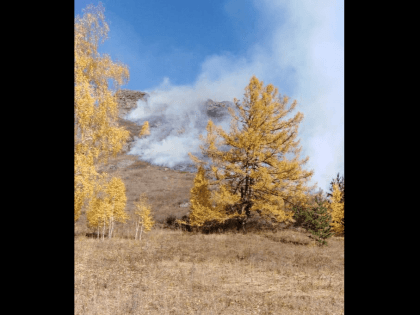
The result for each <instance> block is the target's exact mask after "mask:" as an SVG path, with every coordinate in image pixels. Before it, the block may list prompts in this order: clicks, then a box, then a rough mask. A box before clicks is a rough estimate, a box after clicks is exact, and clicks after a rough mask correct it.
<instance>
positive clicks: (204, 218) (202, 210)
mask: <svg viewBox="0 0 420 315" xmlns="http://www.w3.org/2000/svg"><path fill="white" fill-rule="evenodd" d="M208 185H209V184H208V180H207V179H206V175H205V170H204V168H203V167H202V166H199V168H198V172H197V175H196V176H195V179H194V186H193V188H191V191H190V192H191V198H190V204H191V205H190V212H189V223H187V222H185V221H182V220H177V223H179V224H185V225H190V226H191V227H197V228H200V227H202V226H203V225H204V224H206V223H211V222H218V223H222V222H224V221H226V220H227V219H230V218H234V217H237V216H239V215H238V214H230V215H229V214H227V213H226V208H225V207H223V206H222V204H215V203H214V202H212V201H211V193H210V190H209V186H208ZM219 194H220V193H219ZM221 194H225V195H226V191H225V190H224V187H222V193H221ZM225 199H227V202H225V203H224V205H225V204H229V205H233V204H234V203H235V202H238V201H239V197H238V196H233V197H232V198H231V199H229V198H225Z"/></svg>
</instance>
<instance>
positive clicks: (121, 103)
mask: <svg viewBox="0 0 420 315" xmlns="http://www.w3.org/2000/svg"><path fill="white" fill-rule="evenodd" d="M147 97H148V94H147V93H145V92H140V91H133V90H119V91H118V93H117V102H118V107H119V113H118V116H119V117H120V118H122V119H124V117H125V116H126V115H127V114H128V113H129V112H130V111H132V110H133V109H135V108H136V107H137V101H138V100H139V99H143V98H147Z"/></svg>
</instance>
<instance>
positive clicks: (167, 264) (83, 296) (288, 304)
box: [75, 229, 344, 315]
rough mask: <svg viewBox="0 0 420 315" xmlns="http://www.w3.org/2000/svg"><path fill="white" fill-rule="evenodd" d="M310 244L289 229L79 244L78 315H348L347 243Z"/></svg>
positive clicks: (156, 234) (164, 233)
mask: <svg viewBox="0 0 420 315" xmlns="http://www.w3.org/2000/svg"><path fill="white" fill-rule="evenodd" d="M306 239H307V237H305V236H304V235H302V234H301V233H299V232H295V231H290V230H288V231H278V232H277V233H271V232H269V233H260V234H255V233H248V234H246V235H243V234H232V233H228V234H211V235H203V234H194V233H187V232H182V231H170V230H161V229H155V230H152V231H151V232H149V233H148V234H146V235H144V236H143V240H142V241H141V242H139V241H135V240H130V239H118V238H113V239H110V240H108V239H106V240H105V241H103V242H102V241H98V240H95V239H89V238H86V237H82V236H80V237H76V238H75V314H316V315H319V314H343V313H344V242H343V240H342V239H339V238H335V237H333V238H332V239H330V240H329V244H328V246H326V247H318V246H311V245H312V244H311V243H309V242H307V241H304V240H306ZM292 241H294V242H292Z"/></svg>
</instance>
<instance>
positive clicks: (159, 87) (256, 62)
mask: <svg viewBox="0 0 420 315" xmlns="http://www.w3.org/2000/svg"><path fill="white" fill-rule="evenodd" d="M101 2H102V4H103V6H104V7H105V17H106V19H107V21H108V24H109V27H110V32H109V34H108V35H109V39H108V40H106V41H105V43H104V44H103V45H101V46H100V48H99V52H100V53H107V54H109V55H110V56H111V57H112V58H113V59H114V60H116V59H117V60H119V61H121V62H123V63H124V64H126V65H127V66H128V67H129V70H130V81H129V83H128V84H127V85H125V86H123V88H126V89H132V90H138V91H145V92H148V93H149V94H150V95H151V99H150V100H149V105H150V106H152V107H153V106H158V104H162V103H166V104H168V103H171V106H172V107H173V112H177V113H178V112H179V111H180V110H181V111H182V110H184V108H188V109H189V110H190V109H191V108H193V107H194V106H196V105H194V104H197V102H199V101H202V100H204V99H208V98H211V99H213V100H215V101H233V98H234V97H236V98H237V99H239V100H242V98H243V94H244V88H245V86H246V85H247V84H248V83H249V80H250V78H251V77H252V75H256V76H257V77H258V79H260V80H262V81H264V85H267V84H268V83H272V84H273V85H274V86H276V87H277V88H278V89H279V93H281V94H282V95H287V96H289V97H290V98H291V101H290V102H289V105H290V103H291V102H292V101H293V100H295V99H296V100H297V102H298V105H297V106H296V109H295V111H293V112H292V115H294V114H296V113H297V111H300V112H302V113H303V114H304V119H303V121H302V123H301V124H300V127H299V136H298V138H299V139H301V141H300V145H301V146H302V152H301V154H300V157H301V158H304V157H306V156H309V161H308V163H307V164H306V165H305V166H304V168H305V169H307V170H310V169H313V170H314V172H315V173H314V176H313V178H312V181H311V183H315V182H318V186H319V187H321V188H322V189H324V191H327V190H328V187H329V183H330V181H331V180H332V178H335V177H336V175H337V173H338V172H340V175H343V174H344V0H339V1H336V0H324V1H304V0H293V1H282V0H278V1H275V0H258V1H257V0H224V1H222V0H213V1H182V0H178V1H173V0H172V1H171V0H154V1H139V0H137V1H136V0H118V1H116V0H114V1H111V0H103V1H101ZM91 3H92V4H94V5H97V4H98V1H85V0H76V1H75V16H76V15H78V14H79V15H82V14H83V13H82V9H83V8H85V7H86V6H87V5H88V4H91ZM140 105H141V104H140ZM170 113H171V111H170V109H169V111H168V114H170ZM143 114H144V112H143ZM142 117H143V118H145V116H144V115H143V116H141V114H140V112H137V113H135V114H133V115H131V117H130V119H132V120H133V121H135V120H136V119H137V120H138V119H140V118H142ZM288 117H289V116H288ZM288 117H287V118H288ZM222 126H223V127H224V130H225V131H229V124H222ZM225 127H226V128H225ZM200 133H201V134H205V133H203V132H201V130H200ZM166 140H167V141H166V142H162V143H161V144H160V147H156V146H154V147H153V148H154V149H155V152H157V153H155V154H157V155H159V159H158V158H157V157H155V158H153V154H152V153H150V152H151V151H150V150H149V151H147V150H146V151H144V150H143V151H142V152H148V153H150V154H151V155H150V156H152V160H151V161H152V162H155V163H161V164H162V163H163V164H165V162H164V160H165V159H163V160H162V158H161V157H162V154H164V153H162V152H163V151H162V150H163V149H165V152H172V153H171V154H174V153H173V150H171V148H170V146H171V145H172V146H173V144H174V143H175V142H176V143H177V147H178V148H184V149H185V150H186V151H188V150H189V149H191V144H190V147H188V148H187V147H185V146H186V145H187V144H188V143H190V142H191V141H190V140H191V139H186V138H184V139H180V138H174V137H173V138H168V139H166ZM142 141H143V142H142ZM177 141H180V142H177ZM171 143H172V144H171ZM194 143H195V144H196V142H194ZM198 143H199V144H201V142H198ZM148 145H149V146H150V143H149V144H148V143H147V142H145V140H144V139H143V140H142V139H139V141H138V149H139V150H140V149H141V148H143V149H144V148H146V147H147V146H148ZM149 149H150V148H149ZM135 152H136V151H133V152H132V153H133V154H134V153H135ZM184 153H185V152H184ZM167 154H168V156H167V161H169V160H170V161H172V160H174V159H175V158H174V156H171V155H170V153H167ZM179 159H181V160H182V159H185V156H183V157H179ZM187 159H188V158H187ZM159 161H160V162H159ZM166 164H167V163H166Z"/></svg>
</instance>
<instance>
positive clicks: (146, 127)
mask: <svg viewBox="0 0 420 315" xmlns="http://www.w3.org/2000/svg"><path fill="white" fill-rule="evenodd" d="M147 135H150V129H149V122H148V121H146V122H145V123H144V124H143V126H142V127H141V130H140V133H139V137H142V136H147Z"/></svg>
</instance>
